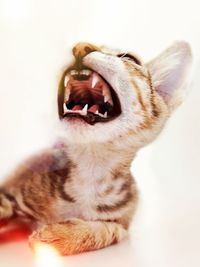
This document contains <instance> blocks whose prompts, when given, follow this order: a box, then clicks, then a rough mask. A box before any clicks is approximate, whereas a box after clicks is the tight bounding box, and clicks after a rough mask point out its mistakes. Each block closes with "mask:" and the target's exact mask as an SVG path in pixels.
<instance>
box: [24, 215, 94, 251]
mask: <svg viewBox="0 0 200 267" xmlns="http://www.w3.org/2000/svg"><path fill="white" fill-rule="evenodd" d="M83 225H84V223H83V222H82V221H81V220H79V219H71V220H68V221H66V222H64V223H57V224H48V225H45V226H43V227H41V228H40V229H38V230H36V231H34V232H33V233H32V235H31V236H30V237H29V243H30V246H31V248H32V249H33V250H34V249H35V248H36V246H37V244H42V243H44V244H48V245H52V246H53V247H54V248H55V249H56V250H57V251H58V252H59V253H60V254H61V255H71V254H76V253H80V252H82V248H84V245H85V243H86V242H87V239H88V238H89V237H90V232H89V231H85V230H86V229H83V228H85V227H83Z"/></svg>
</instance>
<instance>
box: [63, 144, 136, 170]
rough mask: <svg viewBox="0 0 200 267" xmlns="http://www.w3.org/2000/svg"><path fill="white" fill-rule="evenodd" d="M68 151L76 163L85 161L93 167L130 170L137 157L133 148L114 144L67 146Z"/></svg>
mask: <svg viewBox="0 0 200 267" xmlns="http://www.w3.org/2000/svg"><path fill="white" fill-rule="evenodd" d="M67 151H68V153H69V156H70V157H71V158H72V159H73V160H74V161H75V162H80V161H84V162H90V163H91V164H93V165H100V166H112V167H111V168H116V167H118V166H119V165H124V166H127V168H128V169H129V168H130V166H131V162H132V160H133V159H134V157H135V155H136V150H134V149H133V148H128V147H123V146H116V144H114V143H113V142H107V143H88V144H67Z"/></svg>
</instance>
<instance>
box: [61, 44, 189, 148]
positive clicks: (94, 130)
mask: <svg viewBox="0 0 200 267" xmlns="http://www.w3.org/2000/svg"><path fill="white" fill-rule="evenodd" d="M73 55H74V62H73V64H72V65H70V66H69V67H68V68H67V69H66V70H65V71H64V73H63V75H62V78H61V81H60V86H59V93H58V109H59V117H60V120H61V122H62V125H63V127H64V129H65V130H66V137H68V138H70V139H71V141H73V140H74V141H75V142H83V143H87V142H105V141H109V140H112V141H115V140H116V142H117V141H118V140H121V141H120V142H123V137H124V139H126V140H131V141H133V142H135V145H136V146H142V145H144V144H146V143H148V142H150V141H152V140H153V139H154V138H155V137H156V136H157V134H158V133H159V132H160V131H161V129H162V128H163V125H164V123H165V121H166V119H167V118H168V117H169V115H170V113H171V111H172V110H173V109H174V107H176V106H177V105H178V104H179V103H180V102H181V98H182V96H183V94H184V92H185V88H186V87H187V81H188V73H189V69H190V65H191V59H192V56H191V50H190V47H189V45H188V44H187V43H185V42H176V43H174V44H173V45H172V46H171V47H169V48H168V49H167V50H165V51H164V52H163V53H162V54H160V55H159V56H158V57H156V58H155V59H153V60H152V61H151V62H149V63H147V64H145V63H143V62H142V61H141V60H140V59H139V58H138V57H137V56H136V55H134V54H133V53H125V52H123V51H121V52H117V51H116V50H114V51H113V50H109V49H107V48H99V47H96V46H94V45H91V44H88V43H79V44H77V45H76V46H75V47H74V48H73Z"/></svg>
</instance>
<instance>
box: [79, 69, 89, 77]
mask: <svg viewBox="0 0 200 267" xmlns="http://www.w3.org/2000/svg"><path fill="white" fill-rule="evenodd" d="M80 74H82V75H87V76H88V75H90V74H91V70H81V71H80Z"/></svg>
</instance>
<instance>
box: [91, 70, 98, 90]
mask: <svg viewBox="0 0 200 267" xmlns="http://www.w3.org/2000/svg"><path fill="white" fill-rule="evenodd" d="M98 80H99V78H98V76H97V75H96V74H95V73H94V74H93V76H92V88H94V87H95V85H96V83H97V82H98Z"/></svg>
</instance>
